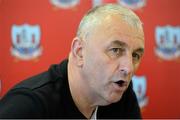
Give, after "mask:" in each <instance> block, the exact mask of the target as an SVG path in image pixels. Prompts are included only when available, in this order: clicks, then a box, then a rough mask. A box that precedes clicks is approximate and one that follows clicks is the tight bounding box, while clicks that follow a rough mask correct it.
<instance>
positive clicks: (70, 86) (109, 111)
mask: <svg viewBox="0 0 180 120" xmlns="http://www.w3.org/2000/svg"><path fill="white" fill-rule="evenodd" d="M143 51H144V33H143V28H142V24H141V21H140V19H139V18H138V17H137V16H136V15H135V14H134V13H133V12H132V11H131V10H129V9H127V8H124V7H122V6H120V5H117V4H106V5H101V6H98V7H95V8H93V9H91V10H90V11H89V12H88V13H87V14H86V15H85V16H84V18H83V19H82V21H81V23H80V25H79V28H78V31H77V36H76V37H75V38H74V39H73V41H72V45H71V51H70V54H69V58H68V60H65V61H63V62H62V63H60V64H59V65H53V66H51V67H50V68H49V70H48V71H46V72H44V73H41V74H39V75H37V76H34V77H32V78H30V79H28V80H25V81H23V82H22V83H20V84H18V85H16V86H15V87H14V88H13V89H11V90H10V91H9V92H8V93H7V94H6V95H5V96H4V98H2V99H1V101H0V118H83V119H84V118H87V119H97V118H141V114H140V109H139V106H138V103H137V99H136V96H135V93H134V92H133V90H132V83H131V78H132V76H133V74H134V73H135V71H136V70H137V68H138V66H139V64H140V61H141V58H142V55H143Z"/></svg>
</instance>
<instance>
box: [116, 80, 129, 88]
mask: <svg viewBox="0 0 180 120" xmlns="http://www.w3.org/2000/svg"><path fill="white" fill-rule="evenodd" d="M114 83H115V84H117V85H118V86H119V87H125V86H127V83H126V82H125V81H124V80H119V81H116V82H114Z"/></svg>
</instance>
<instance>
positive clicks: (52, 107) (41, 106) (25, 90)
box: [0, 60, 141, 118]
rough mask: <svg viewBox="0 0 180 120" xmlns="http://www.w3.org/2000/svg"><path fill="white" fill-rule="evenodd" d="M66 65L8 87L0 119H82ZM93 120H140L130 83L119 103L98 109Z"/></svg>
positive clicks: (0, 107)
mask: <svg viewBox="0 0 180 120" xmlns="http://www.w3.org/2000/svg"><path fill="white" fill-rule="evenodd" d="M67 63H68V61H67V60H65V61H63V62H62V63H61V64H59V65H52V66H51V67H50V68H49V70H48V71H46V72H44V73H41V74H39V75H36V76H34V77H32V78H29V79H28V80H25V81H23V82H21V83H20V84H18V85H16V86H15V87H14V88H12V89H11V90H10V91H9V92H8V93H7V94H6V95H5V96H4V97H3V98H2V99H1V100H0V118H85V116H84V115H83V114H82V113H81V112H80V111H79V110H78V108H77V107H76V106H75V103H74V102H73V99H72V96H71V94H70V89H69V85H68V78H67ZM97 118H141V114H140V109H139V106H138V103H137V99H136V96H135V93H134V91H133V90H132V84H130V86H129V87H128V89H127V91H126V92H125V93H124V95H123V97H122V99H121V100H120V101H119V102H117V103H113V104H111V105H108V106H102V107H101V106H100V107H99V108H98V111H97Z"/></svg>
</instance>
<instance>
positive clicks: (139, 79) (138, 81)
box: [132, 76, 148, 108]
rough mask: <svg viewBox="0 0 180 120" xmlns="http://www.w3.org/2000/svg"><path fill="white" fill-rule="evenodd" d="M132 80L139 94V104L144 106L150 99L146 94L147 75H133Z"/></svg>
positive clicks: (136, 92) (135, 90)
mask: <svg viewBox="0 0 180 120" xmlns="http://www.w3.org/2000/svg"><path fill="white" fill-rule="evenodd" d="M132 82H133V90H134V92H135V94H136V96H137V100H138V103H139V106H140V107H141V108H143V107H145V106H146V105H147V103H148V99H147V96H146V90H147V83H146V77H145V76H133V77H132Z"/></svg>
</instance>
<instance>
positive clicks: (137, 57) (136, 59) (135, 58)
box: [132, 53, 141, 61]
mask: <svg viewBox="0 0 180 120" xmlns="http://www.w3.org/2000/svg"><path fill="white" fill-rule="evenodd" d="M132 57H133V61H139V60H140V58H141V55H140V54H138V53H133V54H132Z"/></svg>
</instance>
